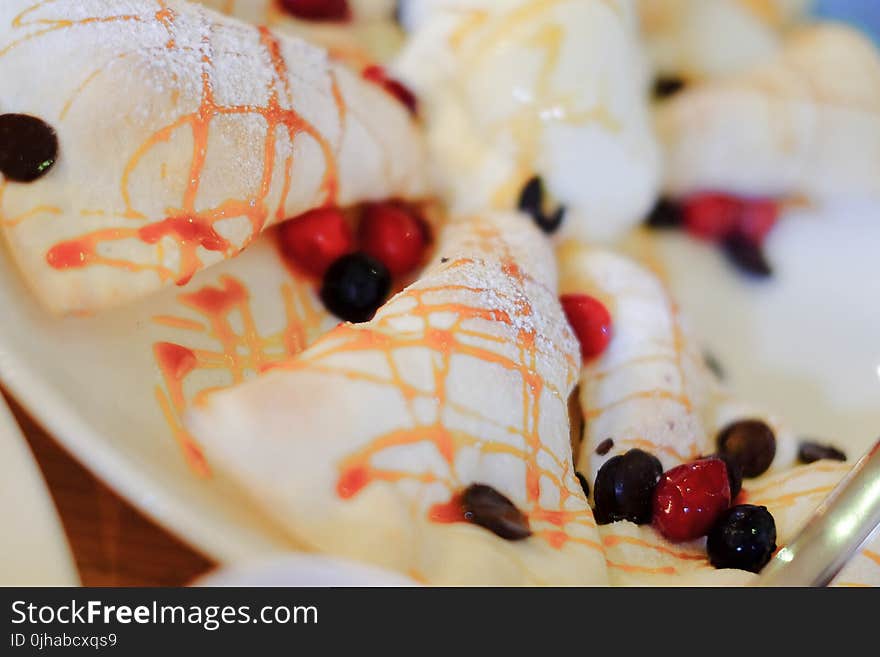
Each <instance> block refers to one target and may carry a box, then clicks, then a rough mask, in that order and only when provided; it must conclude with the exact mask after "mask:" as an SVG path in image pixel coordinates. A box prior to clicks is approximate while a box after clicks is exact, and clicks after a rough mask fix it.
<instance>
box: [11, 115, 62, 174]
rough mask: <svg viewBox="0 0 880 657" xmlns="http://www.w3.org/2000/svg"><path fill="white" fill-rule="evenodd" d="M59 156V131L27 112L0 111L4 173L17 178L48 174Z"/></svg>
mask: <svg viewBox="0 0 880 657" xmlns="http://www.w3.org/2000/svg"><path fill="white" fill-rule="evenodd" d="M57 159H58V135H57V134H55V130H54V129H53V128H52V126H50V125H49V124H47V123H46V122H45V121H42V120H41V119H38V118H37V117H35V116H28V115H27V114H2V115H0V173H2V174H3V176H4V177H5V178H6V179H7V180H11V181H14V182H24V183H27V182H33V181H34V180H36V179H37V178H40V177H42V176H45V175H46V174H47V173H48V172H49V169H51V168H52V166H53V165H54V164H55V161H56V160H57Z"/></svg>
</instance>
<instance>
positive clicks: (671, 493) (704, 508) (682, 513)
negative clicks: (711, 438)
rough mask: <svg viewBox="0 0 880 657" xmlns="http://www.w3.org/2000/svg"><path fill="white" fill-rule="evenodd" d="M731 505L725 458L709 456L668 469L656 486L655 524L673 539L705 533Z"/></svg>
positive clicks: (692, 537) (685, 539)
mask: <svg viewBox="0 0 880 657" xmlns="http://www.w3.org/2000/svg"><path fill="white" fill-rule="evenodd" d="M729 506H730V483H729V481H728V478H727V466H726V465H725V464H724V461H722V460H721V459H716V458H708V459H704V460H702V461H695V462H694V463H687V464H685V465H680V466H678V467H677V468H673V469H672V470H670V471H669V472H666V473H665V474H664V475H663V477H662V478H661V479H660V483H659V484H657V488H656V489H655V490H654V526H655V527H656V528H657V530H658V531H659V532H660V533H661V534H663V536H665V537H666V538H668V539H669V540H670V541H676V542H678V541H691V540H693V539H695V538H699V537H700V536H705V535H706V534H707V533H708V532H709V530H710V529H711V528H712V525H713V524H714V523H715V520H716V519H717V518H718V516H719V515H720V514H721V513H722V512H723V511H725V510H726V509H727V508H728V507H729Z"/></svg>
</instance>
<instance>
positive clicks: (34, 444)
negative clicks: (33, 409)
mask: <svg viewBox="0 0 880 657" xmlns="http://www.w3.org/2000/svg"><path fill="white" fill-rule="evenodd" d="M6 401H7V402H8V403H9V406H10V408H11V409H12V412H13V414H14V415H15V417H16V419H17V420H18V423H19V425H20V426H21V428H22V432H23V433H24V435H25V437H26V438H27V440H28V443H29V444H30V447H31V450H32V451H33V453H34V455H35V456H36V459H37V461H38V462H39V464H40V468H41V469H42V471H43V475H44V477H45V478H46V482H47V483H48V486H49V490H50V491H51V493H52V498H53V499H54V501H55V506H56V507H57V508H58V512H59V515H60V516H61V521H62V524H63V525H64V530H65V532H66V533H67V539H68V541H69V542H70V547H71V550H72V551H73V555H74V558H75V560H76V565H77V568H78V570H79V576H80V579H81V580H82V583H83V585H85V586H178V585H183V584H186V583H188V582H190V581H192V579H193V578H195V577H196V576H198V575H201V574H203V573H205V572H207V571H208V570H210V569H211V568H212V567H213V564H212V563H211V562H210V561H209V560H208V559H206V558H205V557H203V556H202V555H200V554H198V553H197V552H194V551H193V550H192V549H190V548H188V547H187V546H186V545H184V544H183V543H181V542H180V541H179V540H178V539H177V538H175V537H174V536H172V535H170V534H169V533H168V532H166V531H164V530H163V529H162V528H160V527H159V526H158V525H156V524H155V523H153V522H152V521H150V520H148V519H147V518H146V517H144V515H143V514H141V513H140V512H139V511H137V510H136V509H134V507H132V506H131V505H129V504H128V503H127V502H125V501H123V500H122V499H121V498H120V497H119V496H118V495H116V494H115V493H114V492H113V491H111V490H110V489H109V488H107V486H105V485H104V484H103V483H101V482H100V481H98V480H97V479H96V478H95V477H93V476H92V475H91V473H89V472H88V471H87V470H86V469H84V468H83V467H82V466H81V465H79V463H77V462H76V461H75V460H74V459H73V458H71V457H70V456H69V455H68V454H67V452H65V451H64V449H63V448H62V447H60V446H59V445H58V443H56V442H55V441H54V440H53V439H52V438H51V437H50V436H48V435H47V434H46V432H44V431H43V430H42V429H41V428H40V427H39V426H38V425H37V423H36V422H34V421H33V420H32V419H31V418H30V417H29V416H28V415H27V413H25V411H23V410H22V408H21V407H20V406H18V405H17V404H16V403H15V401H13V400H12V399H10V398H9V397H8V396H6Z"/></svg>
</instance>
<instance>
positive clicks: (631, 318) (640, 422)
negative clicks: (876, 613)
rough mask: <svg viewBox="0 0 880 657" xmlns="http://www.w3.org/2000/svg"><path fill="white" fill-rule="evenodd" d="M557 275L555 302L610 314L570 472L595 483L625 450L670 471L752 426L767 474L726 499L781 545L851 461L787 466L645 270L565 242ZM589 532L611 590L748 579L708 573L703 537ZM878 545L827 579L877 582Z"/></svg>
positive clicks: (779, 438) (785, 436)
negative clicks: (753, 508)
mask: <svg viewBox="0 0 880 657" xmlns="http://www.w3.org/2000/svg"><path fill="white" fill-rule="evenodd" d="M560 275H561V280H560V290H561V292H562V293H563V294H572V293H574V294H589V295H591V296H593V297H595V298H597V299H599V300H600V301H602V302H603V303H604V304H605V306H606V307H607V308H608V309H609V311H610V313H611V315H612V316H613V318H614V334H613V339H612V340H611V343H610V345H609V347H608V349H607V351H606V352H605V353H604V354H603V355H602V356H601V357H600V358H599V359H598V360H596V361H594V362H591V363H589V364H587V365H586V366H585V367H584V369H583V371H582V374H581V380H580V404H581V409H582V413H583V418H584V432H583V439H582V441H581V443H580V449H579V452H578V453H577V454H576V455H575V462H576V464H577V470H578V471H579V472H582V473H583V474H584V475H585V476H588V478H589V481H590V482H594V481H595V480H596V474H597V473H598V471H599V468H600V467H601V466H602V465H603V464H604V463H606V462H607V461H608V460H609V459H611V458H612V457H614V456H616V455H619V454H623V453H625V452H627V451H628V450H630V449H633V448H639V449H641V450H644V451H647V452H649V453H651V454H653V455H655V456H656V457H657V458H658V459H659V460H660V462H661V464H662V467H663V469H664V470H669V469H671V468H673V467H675V466H678V465H681V464H682V463H685V462H690V461H694V460H695V459H697V458H699V457H701V456H708V455H710V454H714V453H717V451H718V445H717V441H716V437H717V436H718V435H719V434H720V433H721V432H722V430H724V429H725V428H726V427H729V426H731V425H733V424H734V423H736V422H738V421H744V420H759V421H762V422H764V423H766V425H767V426H769V427H770V428H771V429H772V431H773V434H774V435H775V456H774V457H773V460H772V463H770V465H769V468H768V469H767V471H766V474H762V475H760V476H758V477H757V478H752V479H746V480H745V482H744V484H743V491H744V492H743V493H742V494H741V495H740V496H739V497H738V498H737V499H736V502H735V503H736V504H752V505H760V506H766V507H767V508H768V509H769V511H770V513H771V514H772V515H773V517H774V519H775V522H776V531H777V539H776V540H777V544H778V545H784V544H785V543H786V542H787V541H789V540H791V539H792V538H793V537H794V536H795V535H796V533H797V531H798V530H799V529H800V527H801V526H802V524H803V522H804V521H805V520H806V518H807V517H808V516H809V515H810V514H811V513H812V512H813V510H814V509H815V508H816V507H817V506H818V505H819V503H820V502H821V501H822V500H823V499H824V498H825V497H826V496H827V495H828V494H829V493H830V492H831V490H832V489H833V487H834V486H835V485H836V484H837V482H838V481H839V480H840V479H841V478H842V477H843V476H844V474H845V473H846V472H847V471H848V470H849V468H850V467H851V465H848V464H845V463H833V462H828V461H820V462H817V463H814V464H812V465H810V466H800V467H794V465H795V459H796V451H797V439H796V438H795V436H794V435H793V433H792V432H791V430H790V429H788V428H787V427H785V426H784V424H783V423H782V422H781V421H780V420H779V419H778V418H775V417H772V416H768V415H767V413H766V412H763V411H762V410H761V409H759V408H757V407H754V406H751V405H749V404H746V403H744V402H740V401H737V400H735V399H734V398H733V397H732V396H731V395H729V394H728V393H727V392H726V391H725V390H724V388H723V386H722V385H721V384H720V383H719V382H718V381H717V379H716V377H715V376H714V375H713V373H712V372H711V371H710V370H709V369H708V368H707V367H706V365H705V363H704V359H703V357H702V356H701V353H700V350H699V349H698V348H697V346H696V344H695V341H694V339H693V337H692V336H691V335H690V333H689V331H688V330H687V327H686V326H685V325H684V324H683V322H682V318H681V317H680V316H679V313H678V310H677V308H676V307H675V304H674V302H673V301H672V300H671V298H670V296H669V294H668V292H667V291H666V289H665V288H664V286H663V284H662V283H661V282H660V280H659V279H658V277H657V276H656V275H655V274H653V273H652V272H650V271H648V270H647V269H645V268H643V267H642V266H640V265H637V264H636V263H634V262H633V261H631V260H629V259H628V258H626V257H623V256H621V255H618V254H615V253H611V252H609V251H605V250H600V249H594V248H589V247H586V246H582V245H578V244H575V243H569V244H566V245H565V246H564V247H563V248H562V249H561V250H560ZM598 529H599V534H600V536H601V537H602V545H603V548H604V550H605V553H606V558H607V565H608V575H609V578H610V582H611V583H612V584H614V585H666V586H668V585H691V586H702V585H706V586H722V585H742V584H746V583H749V582H750V581H751V580H752V579H753V578H754V577H755V576H754V575H752V574H750V573H748V572H745V571H741V570H718V569H716V568H715V567H714V566H712V565H711V564H710V563H709V559H708V557H707V551H706V540H705V538H703V539H699V540H695V541H690V542H686V543H672V542H670V541H669V540H667V539H666V538H664V537H663V536H661V534H660V533H659V532H658V531H657V530H656V529H655V528H654V527H653V526H651V525H642V526H639V525H636V524H633V523H632V522H627V521H621V522H613V523H610V524H604V525H601V526H600V527H599V528H598ZM878 548H880V540H878V541H877V542H875V544H874V547H873V551H872V548H871V547H870V546H869V548H868V551H866V552H865V553H864V555H863V556H861V557H859V558H858V559H857V560H856V561H855V562H854V563H853V565H852V567H851V568H850V569H848V571H847V572H846V573H843V574H842V575H841V576H840V577H839V578H838V580H837V581H838V582H840V583H850V584H852V583H861V584H874V585H878V584H880V559H874V558H873V556H872V555H874V556H876V554H877V549H878ZM872 564H873V565H872Z"/></svg>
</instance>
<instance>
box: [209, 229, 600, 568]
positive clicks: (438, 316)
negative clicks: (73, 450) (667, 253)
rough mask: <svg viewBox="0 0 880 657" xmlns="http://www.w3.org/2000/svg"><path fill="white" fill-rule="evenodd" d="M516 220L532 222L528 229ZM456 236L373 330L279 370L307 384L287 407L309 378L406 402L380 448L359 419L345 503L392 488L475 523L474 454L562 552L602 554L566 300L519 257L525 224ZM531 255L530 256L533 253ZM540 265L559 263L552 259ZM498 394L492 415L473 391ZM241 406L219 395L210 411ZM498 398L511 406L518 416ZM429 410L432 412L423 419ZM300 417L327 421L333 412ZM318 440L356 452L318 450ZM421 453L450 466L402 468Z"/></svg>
mask: <svg viewBox="0 0 880 657" xmlns="http://www.w3.org/2000/svg"><path fill="white" fill-rule="evenodd" d="M511 221H519V222H526V220H525V219H524V218H522V217H518V216H513V217H512V218H511ZM447 231H450V232H451V233H453V234H455V237H454V238H450V237H449V234H447V237H446V238H445V239H444V241H443V242H442V243H441V244H440V246H439V247H438V253H439V254H441V255H442V254H447V255H448V256H449V258H448V260H447V261H446V262H442V263H441V264H438V265H437V266H436V267H435V268H433V269H429V271H428V273H426V274H425V276H424V277H423V278H422V279H421V280H420V281H419V282H417V283H416V284H414V285H413V286H411V287H409V288H408V289H406V290H404V291H403V292H402V293H400V294H399V295H397V296H396V297H395V298H393V299H392V300H391V301H390V302H389V303H388V304H386V306H384V307H383V308H382V309H381V310H380V311H379V313H378V314H377V316H376V318H375V319H374V320H373V321H372V322H370V323H368V324H360V325H350V324H343V325H340V326H339V327H337V328H336V329H334V330H333V331H331V332H330V333H329V334H327V335H326V336H324V337H323V338H321V339H320V340H319V341H318V342H316V343H315V344H314V345H313V346H312V347H311V348H310V349H308V350H307V351H306V352H304V353H303V354H301V355H300V356H298V357H297V358H294V359H291V360H289V361H287V362H285V363H283V364H280V365H278V366H276V368H275V369H277V370H278V372H276V375H277V376H282V377H285V376H290V378H289V379H287V381H293V382H296V385H292V384H291V387H290V388H287V387H285V390H287V391H288V392H286V393H285V394H289V395H296V389H297V386H299V385H300V384H301V385H302V386H304V387H308V386H309V385H310V378H309V374H310V373H311V374H317V375H320V376H321V377H322V378H323V380H327V379H326V377H327V376H328V375H329V376H330V377H334V379H330V380H335V378H337V377H338V378H339V380H340V383H338V384H336V383H334V384H333V389H335V390H336V389H338V394H339V395H340V396H344V395H346V394H354V390H352V389H351V388H348V389H347V388H346V386H345V383H344V382H345V381H352V382H358V383H360V384H368V385H369V386H370V387H371V388H373V387H374V386H375V387H378V389H379V390H381V393H380V394H381V397H378V396H377V399H380V398H381V399H387V400H388V401H387V402H386V403H388V404H389V405H390V406H391V407H393V404H392V402H391V400H392V399H402V400H403V408H405V409H406V410H405V411H404V412H403V413H405V416H402V417H400V418H398V417H394V418H393V422H392V424H393V425H394V428H393V429H392V430H390V431H388V432H384V431H383V432H382V433H379V435H372V434H371V433H370V429H369V427H364V426H363V425H362V423H361V422H360V421H359V420H358V419H357V418H355V419H352V420H351V422H352V423H354V425H355V426H356V429H355V430H356V431H361V432H363V435H364V436H365V438H364V440H358V441H354V442H355V443H356V444H357V445H356V447H355V448H354V449H352V450H350V451H347V453H346V450H340V451H341V452H342V456H341V458H340V459H339V460H338V461H337V462H336V463H335V466H336V471H337V480H336V483H335V498H336V500H337V501H336V502H335V503H337V504H340V503H341V504H345V503H346V502H347V501H348V500H352V499H355V498H357V496H358V495H359V494H361V492H362V491H364V490H365V489H367V488H368V487H370V486H373V485H377V484H385V485H389V484H390V485H393V486H394V487H395V490H397V491H399V492H400V493H401V494H402V495H404V496H406V497H407V498H409V499H412V500H414V501H416V503H415V504H413V505H412V506H411V507H409V508H410V511H411V513H413V514H418V515H419V518H421V519H423V518H424V517H425V515H426V516H427V519H428V520H430V521H432V522H434V523H450V522H461V521H464V517H463V513H462V510H461V507H460V504H459V498H458V495H459V493H460V492H461V491H462V490H463V489H464V488H465V487H466V486H467V485H469V484H470V483H473V480H472V479H471V476H472V475H471V473H470V471H469V470H468V466H466V465H463V463H465V462H466V461H467V460H468V459H467V456H474V455H475V456H476V457H478V458H479V460H480V461H481V463H484V462H489V463H492V462H495V463H497V464H498V467H499V468H500V467H501V464H502V463H510V464H512V465H508V466H505V470H506V471H507V472H505V473H504V474H503V475H500V476H501V478H502V479H503V481H504V488H505V490H503V491H502V492H504V493H505V494H507V495H509V496H510V497H511V499H512V500H514V501H515V503H517V504H518V505H519V506H520V508H521V509H522V511H523V512H524V513H526V515H527V516H528V517H529V520H530V523H531V526H532V530H533V532H534V533H535V534H536V536H537V537H540V539H542V540H543V541H544V542H546V543H547V544H549V545H550V546H552V547H553V548H557V549H558V548H562V547H563V546H565V545H566V544H569V543H570V544H573V545H580V546H581V547H584V548H587V549H590V550H598V551H601V545H600V544H599V542H598V540H596V538H597V537H596V534H595V522H594V520H593V517H592V512H591V511H590V509H589V506H588V505H587V503H586V500H585V498H584V495H583V492H582V490H581V488H580V485H579V483H578V481H577V479H576V477H575V474H574V466H573V463H572V458H571V451H570V445H569V434H568V425H567V420H566V414H567V402H568V395H569V392H570V390H571V389H572V387H573V385H574V382H575V380H576V375H577V368H578V358H577V351H576V344H575V342H574V340H573V336H572V335H571V333H570V330H569V329H568V327H567V324H566V322H565V320H564V316H563V315H562V313H561V309H560V308H559V307H558V304H556V302H555V293H553V292H551V291H550V290H549V289H548V288H547V287H546V286H545V285H544V284H543V283H542V282H541V281H538V280H536V279H535V278H533V277H532V276H531V275H530V273H528V272H530V271H534V270H533V269H531V267H530V264H531V263H529V262H528V260H529V256H528V255H526V256H525V257H523V255H522V254H521V253H519V252H517V253H514V252H513V250H512V249H511V247H510V244H509V241H508V240H509V233H510V232H515V231H524V232H528V235H529V237H530V238H533V239H537V238H539V237H540V236H539V235H538V234H537V233H536V232H534V229H533V227H532V226H531V225H529V224H528V223H524V228H523V227H516V226H507V225H504V226H503V227H499V226H497V225H494V224H493V223H491V222H489V221H486V220H483V219H477V218H469V219H467V220H465V221H464V222H461V223H460V224H457V225H453V226H451V227H448V228H447ZM456 231H458V234H456ZM501 231H504V236H503V237H502V232H501ZM462 234H463V235H464V236H466V237H464V238H462ZM526 248H528V246H527V245H526V244H523V245H522V249H523V252H525V251H524V249H526ZM542 249H543V247H542ZM541 255H542V256H543V257H546V258H548V259H549V258H550V257H551V254H550V253H549V251H547V252H543V250H542V253H541ZM426 355H427V356H428V358H429V360H430V365H429V366H427V365H425V364H424V363H425V361H424V360H423V359H424V357H425V356H426ZM380 361H381V364H379V363H380ZM421 374H424V377H425V378H424V379H422V378H420V376H421ZM270 381H274V382H275V383H274V384H273V385H285V384H283V383H282V379H271V380H270V379H266V380H264V381H261V382H259V383H261V384H265V385H270ZM492 386H495V387H497V389H498V392H497V395H498V397H497V398H496V399H494V400H493V401H494V404H492V406H491V407H484V406H481V405H480V404H481V402H479V401H475V399H474V397H480V395H479V394H477V393H476V390H477V389H478V388H479V389H486V388H491V387H492ZM347 390H348V393H346V391H347ZM235 394H236V392H235V391H234V390H233V391H230V392H227V393H222V394H221V397H220V398H219V399H217V400H216V401H214V402H213V403H216V404H222V403H224V402H223V398H222V395H235ZM497 399H503V400H514V401H510V404H515V406H513V405H511V406H510V407H509V408H508V407H507V402H506V401H505V402H499V401H497ZM322 403H323V402H322ZM376 403H381V402H376ZM499 404H503V405H502V406H499ZM426 405H428V406H430V407H431V408H432V409H433V410H432V412H430V413H426V412H425V410H424V409H425V406H426ZM355 407H356V404H355ZM502 411H503V412H502ZM301 412H306V413H316V414H318V415H320V414H321V413H323V412H328V409H326V408H325V409H323V410H318V409H312V408H308V409H301ZM356 412H358V411H356ZM203 426H204V425H203ZM319 439H320V440H321V441H322V442H323V441H341V442H344V441H346V440H348V441H351V440H352V438H351V437H345V436H337V435H332V436H309V437H308V440H319ZM290 440H297V441H300V440H306V439H305V438H302V437H293V436H292V437H291V438H290ZM414 446H420V447H427V448H429V451H430V452H432V453H434V454H436V455H437V456H438V459H439V460H438V461H437V462H436V463H434V464H432V465H430V466H429V467H428V468H427V469H426V468H425V467H424V466H426V463H425V462H424V461H420V462H419V463H418V465H416V464H415V463H414V462H413V461H408V460H407V459H406V458H405V457H402V456H400V455H401V453H402V452H401V449H400V448H405V447H414ZM419 453H424V451H423V450H419ZM303 454H305V452H303ZM496 459H497V460H496ZM486 467H489V466H486ZM520 467H522V471H521V472H522V474H521V475H520V474H519V473H520V469H519V468H520ZM490 469H491V468H490ZM520 476H522V479H520ZM488 483H493V482H491V481H490V482H488ZM328 492H329V491H328ZM417 500H421V502H418V501H417ZM414 520H416V521H418V518H414Z"/></svg>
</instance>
